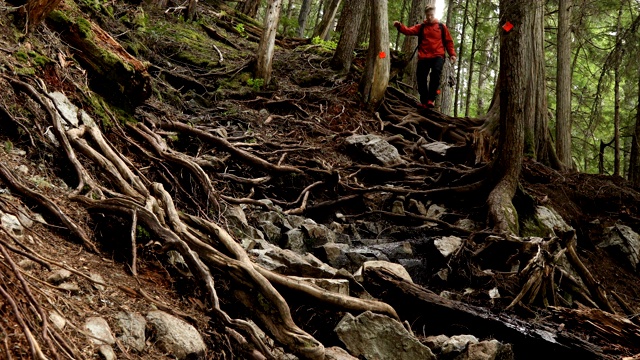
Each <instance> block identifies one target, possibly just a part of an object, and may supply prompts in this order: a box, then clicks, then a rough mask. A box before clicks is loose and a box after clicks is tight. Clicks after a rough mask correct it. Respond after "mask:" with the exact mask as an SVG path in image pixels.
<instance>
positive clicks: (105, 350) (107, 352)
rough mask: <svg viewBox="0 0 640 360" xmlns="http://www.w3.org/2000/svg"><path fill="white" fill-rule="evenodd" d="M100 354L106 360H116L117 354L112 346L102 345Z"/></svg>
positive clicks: (99, 349)
mask: <svg viewBox="0 0 640 360" xmlns="http://www.w3.org/2000/svg"><path fill="white" fill-rule="evenodd" d="M98 353H99V354H100V356H101V357H102V358H103V359H104V360H116V359H117V357H116V353H115V352H113V348H112V347H111V346H110V345H100V347H99V348H98Z"/></svg>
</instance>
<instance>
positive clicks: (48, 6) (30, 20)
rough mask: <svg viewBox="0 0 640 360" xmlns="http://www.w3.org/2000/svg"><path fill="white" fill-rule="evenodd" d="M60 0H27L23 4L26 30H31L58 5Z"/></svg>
mask: <svg viewBox="0 0 640 360" xmlns="http://www.w3.org/2000/svg"><path fill="white" fill-rule="evenodd" d="M60 1H61V0H28V1H27V3H26V4H25V7H24V8H25V11H26V13H27V14H26V15H27V16H26V17H27V24H26V28H27V32H31V31H32V30H33V29H35V28H36V27H38V25H40V23H41V22H42V21H43V20H44V19H45V18H46V17H47V16H48V15H49V13H51V12H52V11H53V9H55V8H56V7H58V5H60Z"/></svg>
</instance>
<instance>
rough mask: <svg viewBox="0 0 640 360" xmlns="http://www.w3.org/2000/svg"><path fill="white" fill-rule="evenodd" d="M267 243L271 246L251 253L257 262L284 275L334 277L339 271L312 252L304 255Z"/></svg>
mask: <svg viewBox="0 0 640 360" xmlns="http://www.w3.org/2000/svg"><path fill="white" fill-rule="evenodd" d="M266 245H268V246H269V247H268V248H265V249H262V250H257V249H254V250H251V251H250V252H249V253H250V254H252V255H254V256H256V259H255V260H256V262H257V263H258V264H260V265H261V266H263V267H264V268H266V269H268V270H272V271H275V272H277V273H280V274H283V275H295V276H303V277H321V278H333V277H334V276H335V274H336V273H337V272H338V270H337V269H334V268H332V267H331V266H329V265H327V264H325V263H323V262H322V261H320V260H318V258H316V257H315V256H313V255H311V254H306V255H304V256H302V255H300V254H298V253H296V252H293V251H291V250H286V249H280V248H279V247H277V246H273V245H271V244H269V243H266Z"/></svg>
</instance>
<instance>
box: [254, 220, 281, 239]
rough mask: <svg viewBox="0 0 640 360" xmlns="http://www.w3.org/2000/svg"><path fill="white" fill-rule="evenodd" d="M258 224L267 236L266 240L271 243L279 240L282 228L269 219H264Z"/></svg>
mask: <svg viewBox="0 0 640 360" xmlns="http://www.w3.org/2000/svg"><path fill="white" fill-rule="evenodd" d="M258 224H259V225H258V226H260V229H262V232H263V233H264V235H265V236H266V237H267V240H269V241H270V242H271V243H272V244H277V243H278V241H280V237H281V236H282V230H281V229H280V227H278V226H276V225H274V224H273V223H272V222H271V221H266V220H263V221H260V222H259V223H258Z"/></svg>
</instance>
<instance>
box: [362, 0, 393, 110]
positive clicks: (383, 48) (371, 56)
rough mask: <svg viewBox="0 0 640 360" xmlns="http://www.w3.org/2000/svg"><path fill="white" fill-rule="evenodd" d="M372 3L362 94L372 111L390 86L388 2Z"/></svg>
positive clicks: (381, 0)
mask: <svg viewBox="0 0 640 360" xmlns="http://www.w3.org/2000/svg"><path fill="white" fill-rule="evenodd" d="M369 1H370V2H371V34H370V40H369V51H368V53H367V62H366V65H365V69H364V73H363V74H362V80H361V81H360V93H361V94H362V97H363V101H364V102H365V103H366V104H368V105H369V108H370V109H375V108H377V107H378V105H380V102H382V99H383V98H384V93H385V92H386V91H387V85H389V68H390V66H391V62H390V56H389V21H388V16H387V14H388V12H387V0H369Z"/></svg>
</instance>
